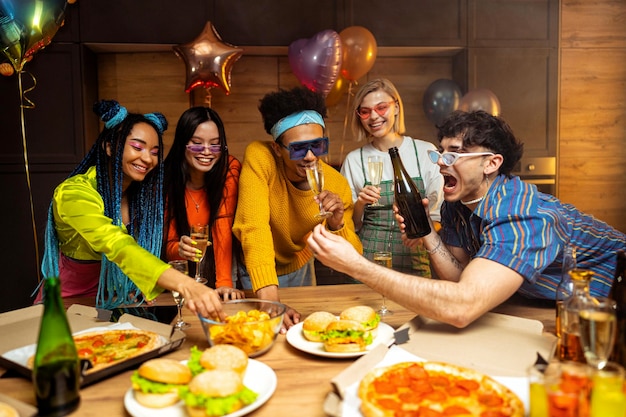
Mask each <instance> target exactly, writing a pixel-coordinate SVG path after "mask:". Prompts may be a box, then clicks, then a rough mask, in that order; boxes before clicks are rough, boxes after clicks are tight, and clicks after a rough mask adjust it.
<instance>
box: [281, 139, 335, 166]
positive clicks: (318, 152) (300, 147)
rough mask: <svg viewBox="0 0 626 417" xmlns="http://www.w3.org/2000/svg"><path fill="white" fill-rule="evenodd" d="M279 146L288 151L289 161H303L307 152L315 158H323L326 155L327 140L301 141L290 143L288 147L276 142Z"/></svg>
mask: <svg viewBox="0 0 626 417" xmlns="http://www.w3.org/2000/svg"><path fill="white" fill-rule="evenodd" d="M278 143H279V144H280V146H282V147H283V148H285V149H287V150H288V151H289V159H291V160H292V161H295V160H298V159H303V158H304V157H305V156H306V154H307V153H309V151H311V152H313V155H315V156H323V155H326V154H327V153H328V138H326V137H324V138H317V139H311V140H303V141H300V142H291V143H290V144H289V145H288V146H285V145H283V144H282V142H278Z"/></svg>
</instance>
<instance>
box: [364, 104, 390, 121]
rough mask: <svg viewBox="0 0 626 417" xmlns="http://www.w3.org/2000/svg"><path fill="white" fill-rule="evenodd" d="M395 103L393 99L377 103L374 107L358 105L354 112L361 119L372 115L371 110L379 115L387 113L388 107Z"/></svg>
mask: <svg viewBox="0 0 626 417" xmlns="http://www.w3.org/2000/svg"><path fill="white" fill-rule="evenodd" d="M393 103H395V101H389V102H387V103H378V104H377V105H375V106H374V107H359V108H358V109H356V114H357V115H358V116H359V117H360V118H361V119H362V120H367V119H369V118H370V116H371V115H372V110H373V111H375V112H376V113H378V115H379V116H384V115H385V114H387V111H388V110H389V107H391V105H392V104H393Z"/></svg>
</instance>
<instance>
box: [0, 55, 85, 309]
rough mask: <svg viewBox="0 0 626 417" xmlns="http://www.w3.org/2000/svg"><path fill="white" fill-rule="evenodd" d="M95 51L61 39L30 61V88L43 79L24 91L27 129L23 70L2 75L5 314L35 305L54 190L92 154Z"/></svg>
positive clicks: (0, 248)
mask: <svg viewBox="0 0 626 417" xmlns="http://www.w3.org/2000/svg"><path fill="white" fill-rule="evenodd" d="M89 55H90V53H89V51H88V50H83V49H82V47H81V46H79V45H78V44H66V43H54V44H51V45H49V46H48V47H46V48H45V49H44V50H43V51H40V52H39V53H38V54H37V55H36V56H35V58H34V59H33V60H32V61H31V62H29V63H27V64H26V65H25V67H24V69H25V71H26V72H25V73H24V74H23V75H22V81H23V85H24V90H26V89H27V88H29V87H31V86H32V85H33V81H32V80H33V79H35V80H36V82H37V84H36V86H35V88H34V89H33V90H32V91H30V92H25V94H24V96H25V98H26V99H28V100H30V101H31V102H32V103H33V104H34V108H26V109H24V110H23V116H24V126H25V129H24V131H23V132H22V129H21V126H22V124H21V112H20V94H19V88H18V78H17V75H13V76H11V77H0V97H2V98H3V104H2V109H3V111H2V112H0V137H1V138H2V139H3V140H2V147H3V151H2V152H1V153H0V195H2V196H3V198H4V199H5V204H0V230H2V231H3V239H1V240H0V254H2V258H1V259H2V260H3V263H2V265H3V273H2V274H0V286H1V287H2V289H3V291H2V296H1V299H0V311H7V310H11V309H15V308H19V307H24V306H27V305H29V304H31V303H32V299H31V298H30V294H31V292H32V291H33V289H34V288H35V286H36V284H37V277H38V272H37V271H38V269H39V262H38V258H39V261H40V259H41V256H42V255H43V236H44V231H45V224H46V216H47V209H48V204H49V202H50V198H51V196H52V191H53V190H54V188H55V187H56V185H57V184H58V183H60V182H61V181H62V180H63V179H64V178H65V177H67V175H68V174H69V173H70V172H71V170H73V169H74V167H75V165H76V164H77V163H78V162H79V161H80V160H81V159H82V158H83V156H84V154H85V146H84V141H83V139H84V138H85V136H86V135H85V126H86V124H89V123H92V124H93V122H94V120H93V117H90V116H89V115H88V114H86V112H85V111H84V108H85V107H86V106H85V105H84V104H83V103H84V102H83V100H86V98H87V97H89V95H90V91H93V88H86V87H84V86H85V85H92V84H94V83H95V79H94V78H91V79H88V78H89V77H88V76H87V74H88V73H89V72H88V71H86V70H85V65H84V63H85V62H94V60H93V59H91V58H89ZM92 58H93V57H92ZM29 74H32V76H33V77H34V78H31V76H30V75H29ZM91 100H93V97H91ZM22 134H23V135H22ZM23 141H25V143H26V149H27V160H25V158H24V147H23ZM26 161H28V173H29V174H30V178H28V177H27V175H26V172H27V171H26V169H27V164H26ZM31 197H32V203H33V206H32V210H31Z"/></svg>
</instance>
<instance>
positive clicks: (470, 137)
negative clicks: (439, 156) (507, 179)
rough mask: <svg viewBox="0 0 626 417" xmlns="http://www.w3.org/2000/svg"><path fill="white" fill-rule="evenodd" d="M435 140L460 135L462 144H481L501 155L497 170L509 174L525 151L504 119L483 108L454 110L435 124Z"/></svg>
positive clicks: (469, 145) (467, 145) (470, 145)
mask: <svg viewBox="0 0 626 417" xmlns="http://www.w3.org/2000/svg"><path fill="white" fill-rule="evenodd" d="M437 129H438V132H437V140H439V142H441V140H442V139H443V138H454V137H457V136H458V135H462V137H463V147H473V146H481V147H483V148H486V149H489V150H490V151H492V152H494V153H498V154H500V155H502V156H503V159H504V162H502V166H500V173H501V174H504V175H507V176H510V175H511V172H512V171H513V169H514V168H515V165H517V163H518V162H519V161H520V159H521V158H522V155H523V154H524V144H523V143H521V142H520V141H518V140H517V138H515V135H514V134H513V130H512V129H511V127H510V126H509V125H508V124H507V122H506V121H504V119H502V118H501V117H497V116H492V115H491V114H489V113H487V112H485V111H482V110H477V111H472V112H464V111H460V110H457V111H454V112H452V113H451V114H450V115H449V116H448V117H446V118H445V120H444V121H443V122H441V124H440V125H437Z"/></svg>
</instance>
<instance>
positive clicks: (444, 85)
mask: <svg viewBox="0 0 626 417" xmlns="http://www.w3.org/2000/svg"><path fill="white" fill-rule="evenodd" d="M461 96H462V93H461V87H459V86H458V84H457V83H456V82H454V81H452V80H446V79H443V78H442V79H439V80H436V81H434V82H432V83H431V84H430V85H429V86H428V88H426V91H425V92H424V99H423V102H422V105H423V107H424V114H425V115H426V118H428V120H430V121H431V122H432V123H434V124H435V125H437V124H440V123H441V122H442V121H443V119H445V118H446V116H448V115H449V114H450V113H451V112H453V111H454V110H456V109H457V107H458V105H459V101H460V100H461Z"/></svg>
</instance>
